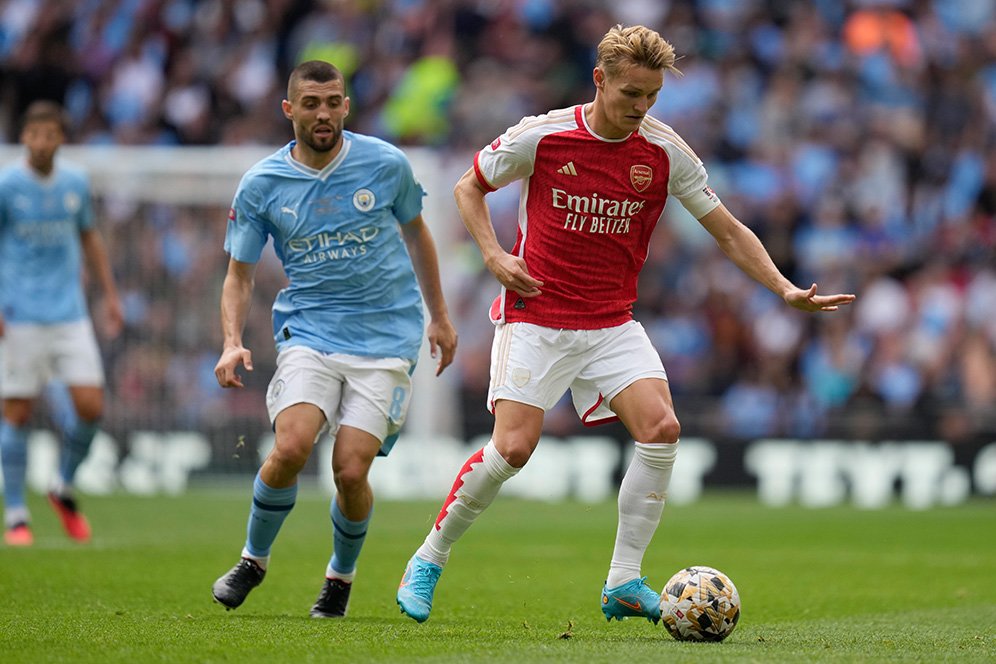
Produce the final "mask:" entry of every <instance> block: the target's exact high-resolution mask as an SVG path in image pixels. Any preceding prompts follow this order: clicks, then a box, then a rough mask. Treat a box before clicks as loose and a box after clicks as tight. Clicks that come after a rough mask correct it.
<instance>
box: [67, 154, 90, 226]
mask: <svg viewBox="0 0 996 664" xmlns="http://www.w3.org/2000/svg"><path fill="white" fill-rule="evenodd" d="M70 173H71V175H70V179H69V180H68V184H67V185H66V186H67V187H69V191H70V192H72V195H73V196H74V197H78V200H79V206H78V208H77V209H76V210H74V211H73V213H72V214H73V217H74V219H73V221H75V222H76V227H77V228H78V229H79V230H81V231H85V230H89V229H91V228H93V226H94V223H95V216H94V213H93V191H92V190H91V188H90V178H89V177H88V176H87V175H86V173H84V172H83V171H81V170H77V169H73V170H72V171H70Z"/></svg>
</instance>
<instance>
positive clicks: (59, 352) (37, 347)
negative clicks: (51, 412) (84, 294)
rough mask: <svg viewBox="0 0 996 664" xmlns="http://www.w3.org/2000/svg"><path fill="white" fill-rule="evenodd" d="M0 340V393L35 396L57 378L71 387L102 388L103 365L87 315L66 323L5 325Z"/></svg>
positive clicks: (13, 397)
mask: <svg viewBox="0 0 996 664" xmlns="http://www.w3.org/2000/svg"><path fill="white" fill-rule="evenodd" d="M2 341H3V343H0V355H2V356H3V360H2V361H0V367H2V371H3V373H2V375H0V395H2V396H3V398H5V399H34V398H37V397H39V396H40V395H41V393H42V391H43V390H44V389H45V386H46V385H47V384H48V383H49V382H51V381H53V380H57V381H60V382H62V383H64V384H66V385H68V386H70V387H103V385H104V366H103V363H102V361H101V359H100V348H99V347H98V346H97V337H96V335H94V333H93V324H92V323H91V322H90V319H89V318H84V319H82V320H77V321H72V322H69V323H48V324H44V325H40V324H37V323H11V322H9V321H8V322H6V323H5V325H4V336H3V340H2Z"/></svg>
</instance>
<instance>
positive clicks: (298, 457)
mask: <svg viewBox="0 0 996 664" xmlns="http://www.w3.org/2000/svg"><path fill="white" fill-rule="evenodd" d="M309 456H311V442H310V441H308V442H307V443H306V442H305V440H304V439H303V438H300V437H295V436H292V435H288V436H285V437H284V438H283V439H281V440H279V441H277V444H276V445H275V446H274V448H273V450H272V451H271V452H270V459H271V460H272V461H273V463H275V464H277V465H278V466H279V467H280V469H281V470H283V471H285V472H286V471H292V472H299V471H300V470H301V469H302V468H304V464H306V463H307V462H308V457H309Z"/></svg>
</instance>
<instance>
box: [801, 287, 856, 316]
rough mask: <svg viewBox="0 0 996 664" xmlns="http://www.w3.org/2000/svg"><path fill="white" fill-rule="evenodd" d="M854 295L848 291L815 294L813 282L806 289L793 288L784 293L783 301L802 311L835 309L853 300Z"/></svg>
mask: <svg viewBox="0 0 996 664" xmlns="http://www.w3.org/2000/svg"><path fill="white" fill-rule="evenodd" d="M854 297H855V296H854V295H853V294H850V293H847V294H841V293H839V294H836V295H817V294H816V284H813V285H812V286H810V287H809V288H808V289H806V290H803V289H801V288H796V289H795V290H792V291H789V292H788V293H787V294H786V295H785V301H786V302H788V303H789V304H790V305H791V306H793V307H795V308H796V309H801V310H802V311H837V308H838V307H840V306H842V305H845V304H850V303H851V302H854Z"/></svg>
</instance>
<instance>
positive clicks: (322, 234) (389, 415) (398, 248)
mask: <svg viewBox="0 0 996 664" xmlns="http://www.w3.org/2000/svg"><path fill="white" fill-rule="evenodd" d="M282 106H283V112H284V115H285V116H286V117H287V119H289V120H290V121H291V123H292V125H293V127H294V137H295V140H293V141H292V142H291V143H289V144H288V145H287V146H285V147H283V148H281V149H280V150H278V151H277V152H275V153H274V154H273V155H271V156H269V157H267V158H266V159H263V160H262V161H260V162H259V163H258V164H256V165H255V166H253V167H252V168H251V169H250V170H249V171H248V172H247V173H246V174H245V176H244V177H243V178H242V182H241V183H240V185H239V188H238V190H237V191H236V194H235V201H234V203H233V205H232V210H231V212H230V213H229V217H228V230H227V233H226V236H225V250H226V251H227V252H228V253H229V255H230V260H229V263H228V274H227V276H226V277H225V283H224V286H223V289H222V296H221V321H222V333H223V335H224V347H223V350H222V354H221V358H220V359H219V360H218V364H217V366H216V367H215V374H216V376H217V378H218V382H219V384H220V385H221V386H222V387H236V388H238V387H242V379H241V377H240V376H239V374H238V372H237V369H238V367H239V365H242V366H244V367H245V368H246V370H249V371H251V370H252V355H251V353H250V351H249V350H248V349H247V348H245V347H244V345H243V340H242V330H243V328H244V326H245V322H246V317H247V316H248V314H249V304H250V299H251V296H252V289H253V272H254V268H255V264H256V262H257V261H258V260H259V258H260V255H261V253H262V251H263V247H264V246H265V244H266V242H267V240H268V238H273V246H274V248H275V250H276V253H277V256H278V257H279V258H280V261H281V262H282V263H283V267H284V271H285V272H286V274H287V277H288V280H289V285H288V286H287V287H286V288H285V289H284V290H282V291H281V292H280V294H279V295H278V296H277V298H276V301H275V302H274V304H273V333H274V338H275V340H276V344H277V349H278V355H277V370H276V372H275V373H274V375H273V377H272V379H271V381H270V386H269V389H268V391H267V397H266V400H267V408H268V410H269V415H270V420H271V421H272V422H273V427H274V431H275V433H276V441H275V444H274V448H273V450H272V452H270V454H269V456H268V457H267V458H266V460H265V461H264V462H263V465H262V467H261V468H260V470H259V472H258V474H257V475H256V479H255V482H254V484H253V496H252V505H251V508H250V511H249V524H248V528H247V530H248V533H247V537H246V543H245V546H244V547H243V549H242V556H241V559H240V560H239V562H238V564H237V565H235V567H233V568H232V569H231V570H230V571H228V572H227V573H226V574H224V575H223V576H222V577H221V578H219V579H218V580H217V581H216V582H215V583H214V585H213V587H212V594H213V596H214V598H215V600H216V601H218V602H219V603H221V604H222V605H224V606H225V607H226V608H228V609H234V608H235V607H237V606H239V605H241V604H242V602H243V601H245V598H246V596H247V595H248V594H249V591H250V590H252V589H253V588H255V587H256V586H257V585H259V583H260V582H262V580H263V577H264V575H265V573H266V568H267V565H268V563H269V559H270V549H271V547H272V545H273V542H274V540H275V539H276V536H277V533H278V531H279V530H280V526H281V525H282V524H283V521H284V519H285V518H286V517H287V514H288V513H289V512H290V510H291V509H292V508H293V507H294V502H295V499H296V496H297V476H298V473H299V472H300V471H301V469H302V468H304V465H305V462H307V460H308V457H309V456H310V455H311V451H312V448H313V447H314V444H315V442H316V440H317V439H318V437H319V435H321V434H322V432H323V431H324V430H326V429H328V430H329V431H330V432H331V435H332V436H333V437H334V443H335V444H334V446H333V449H332V471H333V476H334V479H335V485H336V496H335V497H333V499H332V502H331V506H330V514H331V519H332V539H333V553H332V557H331V559H330V560H329V563H328V565H327V567H326V569H325V582H324V585H323V586H322V590H321V593H320V594H319V596H318V600H317V601H316V602H315V604H314V606H312V608H311V612H310V613H311V615H312V616H314V617H317V618H332V617H341V616H344V615H345V614H346V608H347V605H348V601H349V594H350V590H351V589H352V583H353V579H354V576H355V572H356V560H357V558H358V556H359V554H360V549H361V547H362V545H363V542H364V538H365V537H366V534H367V529H368V527H369V523H370V516H371V510H372V508H373V493H372V491H371V488H370V484H369V482H368V481H367V474H368V472H369V470H370V465H371V464H372V463H373V460H374V457H376V456H377V455H378V454H379V455H386V454H387V453H388V452H389V451H390V448H391V446H392V445H393V444H394V441H395V438H396V437H397V434H398V431H399V429H400V428H401V425H402V424H403V423H404V420H405V415H406V412H407V410H408V402H409V398H410V394H411V378H410V376H411V372H412V370H413V369H414V367H415V362H416V359H417V356H418V350H419V347H420V346H421V344H422V337H423V329H425V331H426V333H427V336H428V339H429V347H430V350H431V351H432V356H433V357H435V358H438V363H437V366H436V375H439V374H440V373H441V372H442V371H443V369H445V368H446V367H447V366H448V365H449V364H450V363H451V362H452V361H453V354H454V352H455V351H456V345H457V335H456V330H455V328H454V327H453V324H452V323H451V322H450V318H449V314H448V312H447V309H446V302H445V300H444V298H443V292H442V287H441V285H440V280H439V264H438V258H437V255H436V249H435V244H434V243H433V240H432V235H431V234H430V232H429V229H428V227H427V226H426V224H425V221H424V220H423V219H422V196H423V194H424V192H423V191H422V188H421V186H420V185H419V184H418V182H417V181H416V180H415V178H414V176H413V174H412V169H411V166H410V165H409V163H408V160H407V159H406V158H405V156H404V154H403V153H402V152H401V151H400V150H398V149H397V148H395V147H394V146H391V145H389V144H387V143H385V142H384V141H381V140H379V139H376V138H371V137H368V136H362V135H360V134H356V133H353V132H349V131H345V130H344V129H343V123H344V121H345V118H346V116H347V115H348V113H349V98H348V97H347V96H345V82H344V80H343V76H342V74H341V72H339V70H338V69H337V68H336V67H334V66H333V65H331V64H329V63H326V62H320V61H309V62H305V63H303V64H301V65H299V66H298V67H296V68H295V69H294V71H293V72H292V73H291V76H290V80H289V81H288V84H287V99H285V100H284V101H283V104H282ZM423 297H424V300H425V302H424V306H425V308H427V309H428V313H429V321H428V326H427V327H426V325H425V321H424V319H423Z"/></svg>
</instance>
